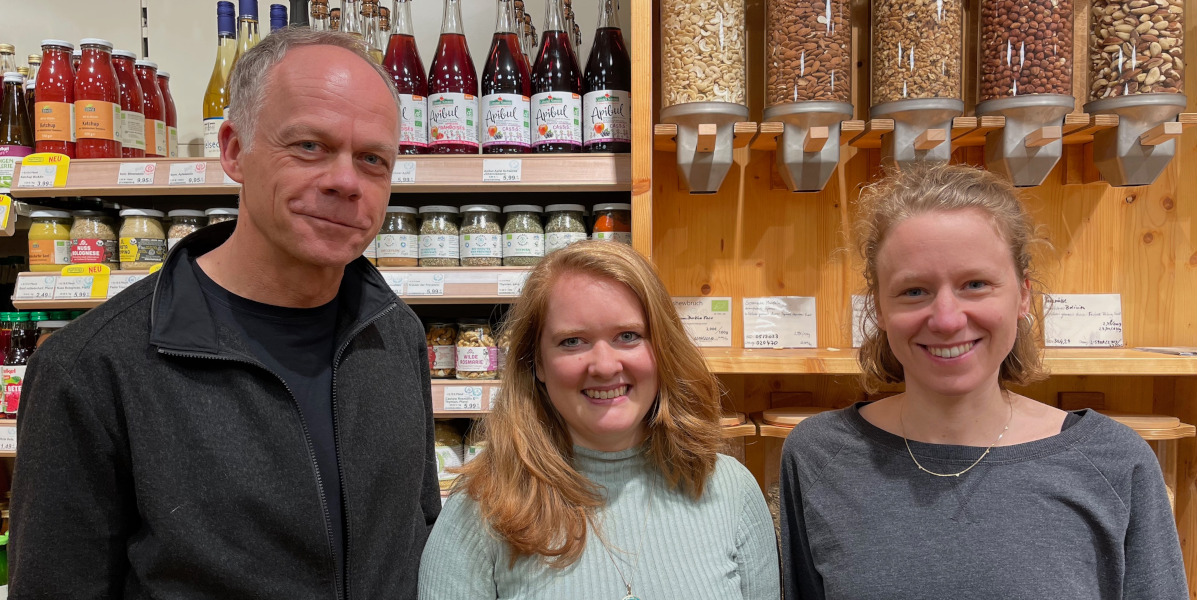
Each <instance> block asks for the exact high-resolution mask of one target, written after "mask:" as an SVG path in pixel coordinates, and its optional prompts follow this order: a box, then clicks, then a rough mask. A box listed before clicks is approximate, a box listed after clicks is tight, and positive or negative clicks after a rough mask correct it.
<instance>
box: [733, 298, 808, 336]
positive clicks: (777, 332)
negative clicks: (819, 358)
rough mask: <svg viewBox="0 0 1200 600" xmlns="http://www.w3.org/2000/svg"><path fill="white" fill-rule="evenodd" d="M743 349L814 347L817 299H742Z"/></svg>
mask: <svg viewBox="0 0 1200 600" xmlns="http://www.w3.org/2000/svg"><path fill="white" fill-rule="evenodd" d="M742 326H743V328H744V332H743V336H742V337H743V340H742V345H743V347H746V348H816V347H817V299H816V298H813V297H810V296H768V297H765V298H743V299H742Z"/></svg>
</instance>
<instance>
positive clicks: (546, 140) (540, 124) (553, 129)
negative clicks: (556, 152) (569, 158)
mask: <svg viewBox="0 0 1200 600" xmlns="http://www.w3.org/2000/svg"><path fill="white" fill-rule="evenodd" d="M530 105H531V107H532V110H533V126H534V134H533V145H534V147H535V148H536V147H538V146H544V145H546V144H574V145H576V146H578V145H580V135H581V133H580V129H579V111H580V110H582V107H583V105H582V101H581V100H580V98H579V94H572V93H571V92H546V93H544V94H534V95H533V99H532V100H531V101H530Z"/></svg>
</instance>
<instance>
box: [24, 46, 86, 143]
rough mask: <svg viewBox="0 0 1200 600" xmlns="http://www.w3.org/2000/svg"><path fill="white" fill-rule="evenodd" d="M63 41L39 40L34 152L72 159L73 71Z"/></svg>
mask: <svg viewBox="0 0 1200 600" xmlns="http://www.w3.org/2000/svg"><path fill="white" fill-rule="evenodd" d="M74 47H75V46H74V45H72V44H71V43H70V42H64V41H62V40H42V68H41V69H38V77H37V102H35V103H34V105H33V106H34V116H35V117H36V118H35V119H34V122H33V123H31V125H32V126H33V138H34V145H33V151H34V152H56V153H58V154H65V155H67V156H69V157H71V158H75V70H74V69H72V68H71V50H72V49H73V48H74Z"/></svg>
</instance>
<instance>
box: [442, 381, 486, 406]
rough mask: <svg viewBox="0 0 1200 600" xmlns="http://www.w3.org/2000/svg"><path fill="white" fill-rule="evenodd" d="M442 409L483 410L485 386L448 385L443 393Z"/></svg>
mask: <svg viewBox="0 0 1200 600" xmlns="http://www.w3.org/2000/svg"><path fill="white" fill-rule="evenodd" d="M442 410H469V411H476V412H478V411H481V410H483V386H481V385H452V386H446V387H445V388H444V394H443V395H442Z"/></svg>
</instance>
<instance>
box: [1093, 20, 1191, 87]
mask: <svg viewBox="0 0 1200 600" xmlns="http://www.w3.org/2000/svg"><path fill="white" fill-rule="evenodd" d="M1091 5H1092V36H1091V40H1090V41H1091V60H1092V82H1091V97H1092V100H1102V99H1104V98H1116V97H1119V96H1126V95H1129V94H1150V93H1167V94H1178V93H1182V91H1183V73H1184V51H1183V40H1184V34H1183V30H1184V9H1185V7H1186V6H1187V5H1186V3H1185V1H1184V0H1126V1H1123V2H1122V1H1119V0H1118V1H1111V2H1110V1H1106V0H1092V3H1091Z"/></svg>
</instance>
